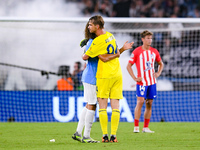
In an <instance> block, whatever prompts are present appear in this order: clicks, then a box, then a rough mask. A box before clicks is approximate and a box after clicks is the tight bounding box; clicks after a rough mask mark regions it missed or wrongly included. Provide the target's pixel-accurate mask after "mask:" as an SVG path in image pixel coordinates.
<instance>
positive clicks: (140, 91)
mask: <svg viewBox="0 0 200 150" xmlns="http://www.w3.org/2000/svg"><path fill="white" fill-rule="evenodd" d="M136 95H137V97H144V98H145V99H156V97H157V92H156V84H153V85H149V86H142V85H138V84H137V85H136Z"/></svg>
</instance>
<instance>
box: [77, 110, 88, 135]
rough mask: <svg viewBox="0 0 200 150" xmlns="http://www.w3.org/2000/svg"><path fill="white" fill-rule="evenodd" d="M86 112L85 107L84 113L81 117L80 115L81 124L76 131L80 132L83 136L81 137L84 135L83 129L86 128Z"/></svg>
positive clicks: (79, 123)
mask: <svg viewBox="0 0 200 150" xmlns="http://www.w3.org/2000/svg"><path fill="white" fill-rule="evenodd" d="M86 112H87V108H86V107H84V108H83V110H82V112H81V115H80V118H79V122H78V126H77V129H76V131H77V132H78V134H81V135H82V131H83V128H84V126H85V116H86Z"/></svg>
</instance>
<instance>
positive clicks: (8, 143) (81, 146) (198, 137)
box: [0, 122, 200, 150]
mask: <svg viewBox="0 0 200 150" xmlns="http://www.w3.org/2000/svg"><path fill="white" fill-rule="evenodd" d="M76 126H77V122H73V123H71V122H70V123H13V122H12V123H0V150H4V149H5V150H9V149H10V150H11V149H12V150H22V149H24V150H29V149H37V150H49V149H51V150H66V149H68V150H88V149H91V150H92V149H95V150H102V149H113V150H129V149H130V150H132V149H137V150H140V149H141V150H145V149H148V150H151V149H152V150H154V149H156V150H157V149H159V150H160V149H164V150H168V149H169V150H172V149H173V150H178V149H181V150H190V149H192V150H197V149H200V128H199V123H198V122H192V123H189V122H177V123H174V122H158V123H154V122H153V123H152V122H151V123H150V129H151V130H153V131H155V133H153V134H150V133H142V132H141V131H140V133H133V123H127V122H120V124H119V128H118V132H117V139H118V141H119V142H118V143H80V142H78V141H74V140H73V139H72V138H71V136H72V134H73V133H74V132H75V130H76ZM109 126H110V123H109ZM142 126H143V123H140V130H142ZM101 136H102V133H101V129H100V124H99V122H95V123H94V124H93V127H92V131H91V137H92V138H94V139H96V140H99V141H101ZM52 139H55V142H50V140H52Z"/></svg>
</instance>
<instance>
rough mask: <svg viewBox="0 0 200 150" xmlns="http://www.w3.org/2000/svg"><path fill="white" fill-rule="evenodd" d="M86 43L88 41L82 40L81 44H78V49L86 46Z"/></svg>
mask: <svg viewBox="0 0 200 150" xmlns="http://www.w3.org/2000/svg"><path fill="white" fill-rule="evenodd" d="M88 41H89V39H84V40H82V41H81V43H80V47H83V46H85V45H86V44H87V42H88Z"/></svg>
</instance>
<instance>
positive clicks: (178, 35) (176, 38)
mask: <svg viewBox="0 0 200 150" xmlns="http://www.w3.org/2000/svg"><path fill="white" fill-rule="evenodd" d="M176 17H177V16H176V14H173V15H171V18H176ZM168 28H169V29H171V30H174V29H183V24H182V23H180V22H177V23H169V24H168ZM181 42H182V31H172V32H171V42H170V44H171V46H172V47H176V46H179V45H180V44H181Z"/></svg>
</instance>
